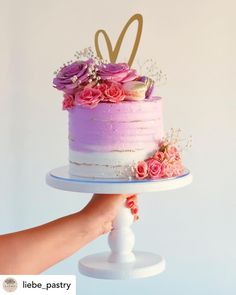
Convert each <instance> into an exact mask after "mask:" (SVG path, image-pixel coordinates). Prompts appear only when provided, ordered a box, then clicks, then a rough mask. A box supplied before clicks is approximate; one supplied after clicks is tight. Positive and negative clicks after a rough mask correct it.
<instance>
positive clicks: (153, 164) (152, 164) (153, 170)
mask: <svg viewBox="0 0 236 295" xmlns="http://www.w3.org/2000/svg"><path fill="white" fill-rule="evenodd" d="M147 164H148V175H149V176H150V178H152V179H158V178H161V177H163V176H164V164H162V163H160V162H159V161H157V160H156V159H154V158H151V159H149V160H148V161H147Z"/></svg>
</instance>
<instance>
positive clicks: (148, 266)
mask: <svg viewBox="0 0 236 295" xmlns="http://www.w3.org/2000/svg"><path fill="white" fill-rule="evenodd" d="M46 182H47V184H48V185H49V186H51V187H54V188H56V189H60V190H65V191H73V192H83V193H104V194H112V193H116V194H130V193H131V194H132V193H144V192H157V191H166V190H173V189H177V188H181V187H184V186H186V185H188V184H190V183H191V182H192V175H191V174H190V171H189V170H187V169H186V170H185V172H184V173H183V174H182V175H180V176H177V177H173V178H165V179H158V180H111V179H86V178H76V177H73V176H71V175H70V174H69V167H68V166H64V167H59V168H56V169H54V170H52V171H50V172H49V173H48V174H47V177H46ZM124 203H125V201H124ZM132 223H133V216H132V214H131V212H130V209H129V208H126V206H125V204H124V206H122V207H121V209H120V212H119V214H118V216H117V217H116V219H115V220H114V222H113V229H112V231H111V232H110V233H109V235H108V243H109V246H110V249H111V252H103V253H98V254H93V255H89V256H86V257H84V258H82V259H81V260H80V261H79V270H80V272H81V273H82V274H84V275H86V276H89V277H94V278H100V279H114V280H119V279H121V280H123V279H131V278H145V277H150V276H154V275H157V274H159V273H161V272H162V271H164V270H165V260H164V258H163V257H161V256H159V255H157V254H153V253H147V252H141V251H132V250H133V247H134V242H135V237H134V233H133V231H132V230H131V228H130V226H131V225H132Z"/></svg>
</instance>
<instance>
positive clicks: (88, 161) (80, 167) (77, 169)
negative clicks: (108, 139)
mask: <svg viewBox="0 0 236 295" xmlns="http://www.w3.org/2000/svg"><path fill="white" fill-rule="evenodd" d="M154 152H155V147H151V148H150V149H149V152H147V150H136V151H122V152H117V151H114V152H103V153H101V152H92V153H91V152H90V153H87V152H77V151H73V150H70V151H69V160H70V174H71V175H76V176H79V177H86V178H120V179H127V178H128V177H129V176H131V175H132V170H131V167H133V166H134V165H135V164H136V163H137V162H138V161H140V160H141V159H147V158H148V157H150V156H152V155H153V153H154Z"/></svg>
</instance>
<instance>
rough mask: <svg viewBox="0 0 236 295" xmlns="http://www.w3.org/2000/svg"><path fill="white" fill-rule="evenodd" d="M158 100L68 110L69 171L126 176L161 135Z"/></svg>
mask: <svg viewBox="0 0 236 295" xmlns="http://www.w3.org/2000/svg"><path fill="white" fill-rule="evenodd" d="M161 103H162V101H161V98H153V99H149V100H143V101H138V102H134V101H124V102H120V103H108V102H104V103H99V104H98V106H97V107H96V108H93V109H88V108H84V107H81V106H76V107H75V108H73V109H72V110H69V161H70V163H69V166H70V173H71V174H72V175H77V176H80V177H95V176H96V178H129V176H131V174H130V173H131V170H130V168H131V167H133V166H134V165H135V164H136V163H137V162H138V161H139V160H140V159H146V158H148V157H150V156H151V155H152V154H153V153H154V152H155V151H156V148H157V142H159V141H160V140H161V139H162V138H163V136H164V132H163V122H162V121H163V120H162V106H161ZM81 126H83V127H82V128H81Z"/></svg>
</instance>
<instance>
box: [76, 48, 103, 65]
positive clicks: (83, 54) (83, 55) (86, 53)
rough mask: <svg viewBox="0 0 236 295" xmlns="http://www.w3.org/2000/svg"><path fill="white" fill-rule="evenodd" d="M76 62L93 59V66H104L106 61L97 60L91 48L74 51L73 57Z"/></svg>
mask: <svg viewBox="0 0 236 295" xmlns="http://www.w3.org/2000/svg"><path fill="white" fill-rule="evenodd" d="M74 56H75V57H76V59H77V60H83V59H90V58H91V59H93V61H94V62H95V64H98V65H101V64H106V63H108V61H106V60H104V59H101V58H99V57H98V56H97V55H96V54H95V53H94V51H93V49H92V47H86V48H84V49H83V50H80V51H76V53H75V55H74Z"/></svg>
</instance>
